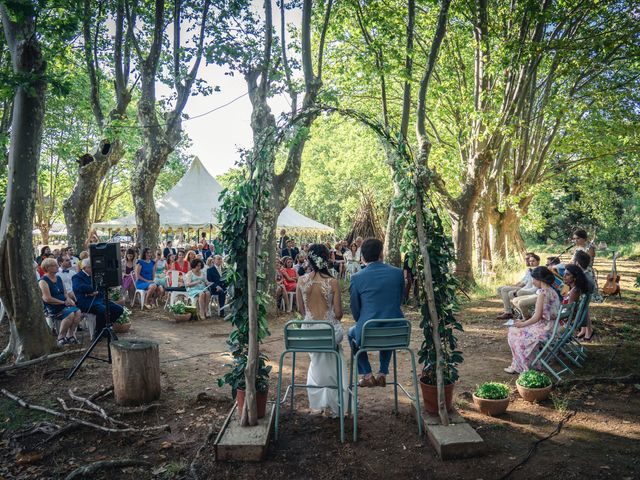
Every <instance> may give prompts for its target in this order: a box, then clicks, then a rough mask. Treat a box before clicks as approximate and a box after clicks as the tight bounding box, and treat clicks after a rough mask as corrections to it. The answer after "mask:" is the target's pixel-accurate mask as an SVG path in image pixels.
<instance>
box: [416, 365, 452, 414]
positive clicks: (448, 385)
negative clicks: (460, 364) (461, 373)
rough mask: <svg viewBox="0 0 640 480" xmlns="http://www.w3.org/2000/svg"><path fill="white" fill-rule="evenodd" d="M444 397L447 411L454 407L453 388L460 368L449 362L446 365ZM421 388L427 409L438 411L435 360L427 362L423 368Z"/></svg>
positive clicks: (428, 410) (433, 411)
mask: <svg viewBox="0 0 640 480" xmlns="http://www.w3.org/2000/svg"><path fill="white" fill-rule="evenodd" d="M443 373H444V399H445V405H446V407H447V411H448V412H450V411H451V410H452V409H453V389H454V387H455V383H456V381H457V380H458V369H457V368H456V366H455V364H448V365H445V367H444V371H443ZM420 390H421V391H422V402H423V403H424V409H425V411H427V412H429V413H438V387H437V381H436V368H435V362H434V363H433V364H427V365H426V366H425V367H424V368H423V369H422V376H421V377H420Z"/></svg>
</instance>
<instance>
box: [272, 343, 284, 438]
mask: <svg viewBox="0 0 640 480" xmlns="http://www.w3.org/2000/svg"><path fill="white" fill-rule="evenodd" d="M286 353H287V352H282V355H280V363H279V364H278V389H277V392H276V425H275V428H274V430H273V438H274V440H278V431H279V425H280V423H279V422H280V395H282V365H283V362H284V356H285V355H286Z"/></svg>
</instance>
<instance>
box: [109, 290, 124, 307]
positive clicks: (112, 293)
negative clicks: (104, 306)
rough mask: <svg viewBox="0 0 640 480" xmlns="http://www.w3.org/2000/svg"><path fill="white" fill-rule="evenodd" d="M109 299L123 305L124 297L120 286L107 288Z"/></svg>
mask: <svg viewBox="0 0 640 480" xmlns="http://www.w3.org/2000/svg"><path fill="white" fill-rule="evenodd" d="M109 300H111V301H112V302H115V303H117V304H118V305H124V297H123V296H122V292H121V291H120V287H114V288H111V289H109Z"/></svg>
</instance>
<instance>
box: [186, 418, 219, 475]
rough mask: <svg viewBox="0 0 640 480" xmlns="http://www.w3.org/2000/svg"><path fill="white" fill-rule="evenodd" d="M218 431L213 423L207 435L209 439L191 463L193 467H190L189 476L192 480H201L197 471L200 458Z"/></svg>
mask: <svg viewBox="0 0 640 480" xmlns="http://www.w3.org/2000/svg"><path fill="white" fill-rule="evenodd" d="M217 430H218V429H217V428H216V424H215V423H213V424H212V425H211V427H210V428H209V433H208V434H207V438H205V440H204V442H203V443H202V445H200V448H198V451H197V452H196V454H195V456H194V457H193V460H192V461H191V465H190V466H189V474H190V475H191V478H192V479H193V480H199V478H200V477H199V476H198V472H197V470H196V468H197V465H198V459H199V458H200V454H201V453H202V451H203V450H204V449H205V448H206V447H207V445H209V442H211V439H212V438H213V437H214V435H215V434H216V432H217Z"/></svg>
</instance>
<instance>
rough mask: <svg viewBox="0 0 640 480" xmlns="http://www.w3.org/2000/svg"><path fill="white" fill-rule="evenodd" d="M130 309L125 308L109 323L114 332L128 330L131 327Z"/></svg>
mask: <svg viewBox="0 0 640 480" xmlns="http://www.w3.org/2000/svg"><path fill="white" fill-rule="evenodd" d="M130 317H131V310H129V309H128V308H125V309H124V310H123V311H122V315H120V316H119V317H118V318H116V320H115V321H114V322H113V324H112V325H111V328H112V330H113V331H114V332H116V333H125V332H128V331H129V329H130V328H131V318H130Z"/></svg>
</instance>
